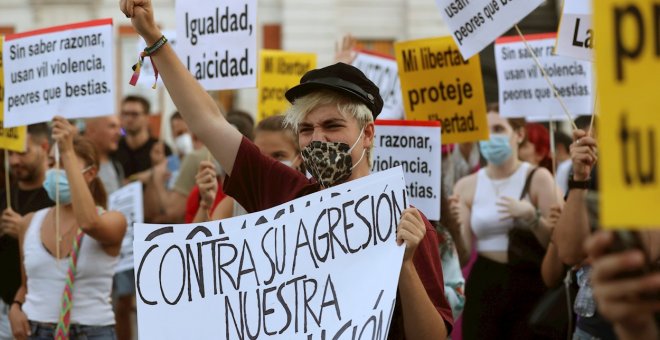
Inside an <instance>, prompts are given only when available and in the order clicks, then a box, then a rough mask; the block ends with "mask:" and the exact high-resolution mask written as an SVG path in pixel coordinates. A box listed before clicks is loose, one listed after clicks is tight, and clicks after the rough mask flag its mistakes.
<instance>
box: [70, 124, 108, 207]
mask: <svg viewBox="0 0 660 340" xmlns="http://www.w3.org/2000/svg"><path fill="white" fill-rule="evenodd" d="M73 150H74V152H75V153H76V156H78V157H80V158H81V159H82V160H83V161H84V162H85V167H88V166H93V167H95V168H96V169H97V171H98V170H99V169H100V163H99V157H98V153H97V152H96V148H95V147H94V144H92V142H90V141H89V140H88V139H87V138H84V137H79V136H76V137H75V138H74V139H73ZM89 191H90V192H91V193H92V197H93V198H94V203H95V204H96V205H97V206H101V207H103V208H104V209H106V208H107V207H108V194H107V193H106V191H105V187H104V186H103V182H101V179H100V178H99V177H98V176H96V177H94V179H93V180H92V181H91V182H90V183H89Z"/></svg>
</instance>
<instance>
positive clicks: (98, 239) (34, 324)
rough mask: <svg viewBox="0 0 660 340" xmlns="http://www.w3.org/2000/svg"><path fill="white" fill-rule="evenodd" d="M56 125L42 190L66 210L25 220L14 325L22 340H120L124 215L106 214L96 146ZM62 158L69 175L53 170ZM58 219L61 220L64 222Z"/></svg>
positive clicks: (59, 121)
mask: <svg viewBox="0 0 660 340" xmlns="http://www.w3.org/2000/svg"><path fill="white" fill-rule="evenodd" d="M74 135H75V128H74V127H73V126H72V125H71V124H70V123H69V122H68V121H67V120H65V119H64V118H62V117H55V118H54V119H53V140H54V141H55V142H56V145H57V147H58V149H55V148H53V149H52V151H51V155H54V157H52V158H51V160H50V161H49V163H50V165H51V168H50V169H49V170H48V172H47V173H46V178H45V181H44V184H43V185H44V188H45V189H46V192H47V193H48V196H49V197H50V198H51V199H52V200H57V199H59V203H60V206H59V207H55V208H47V209H42V210H39V211H37V212H35V213H31V214H29V215H26V216H25V217H24V220H23V221H22V226H23V228H22V230H21V231H20V233H19V241H20V244H21V249H22V266H23V270H22V272H23V274H24V276H23V283H22V285H21V287H20V288H19V290H18V292H17V293H16V296H15V298H14V301H15V303H14V304H13V305H12V308H11V310H10V312H9V313H10V314H9V319H10V321H11V326H12V331H13V333H14V336H15V337H16V338H18V339H25V338H26V337H28V336H29V337H30V338H32V339H43V338H56V339H97V340H101V339H114V338H115V333H114V332H115V331H114V323H115V318H114V314H113V312H112V304H111V303H110V291H111V289H112V277H113V274H114V273H115V267H116V264H117V261H118V257H119V251H120V249H121V242H122V239H123V237H124V233H125V232H126V219H125V218H124V216H123V215H122V214H120V213H119V212H112V211H110V212H106V211H104V206H105V205H106V201H107V195H106V193H105V189H104V188H103V183H102V182H101V180H100V179H99V178H98V177H97V173H98V169H99V160H98V158H97V156H96V151H95V149H94V146H93V144H92V143H91V142H89V141H88V140H86V139H84V138H80V137H74ZM58 152H59V156H60V157H61V158H60V160H61V162H60V163H61V165H62V167H63V169H59V168H55V167H53V166H55V165H56V164H57V162H56V160H55V159H54V158H56V157H58ZM58 219H59V220H58Z"/></svg>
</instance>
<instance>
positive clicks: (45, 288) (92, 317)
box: [23, 208, 119, 326]
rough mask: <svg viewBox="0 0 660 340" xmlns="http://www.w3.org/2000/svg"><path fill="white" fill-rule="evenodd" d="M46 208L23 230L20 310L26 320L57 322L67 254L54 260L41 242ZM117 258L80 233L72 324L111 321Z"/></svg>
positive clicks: (66, 267)
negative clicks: (24, 289)
mask: <svg viewBox="0 0 660 340" xmlns="http://www.w3.org/2000/svg"><path fill="white" fill-rule="evenodd" d="M48 209H49V208H46V209H42V210H39V211H37V212H36V213H35V214H34V216H33V217H32V221H31V222H30V226H29V227H28V230H27V231H26V233H25V240H24V243H23V256H24V262H25V272H26V275H27V278H28V279H27V289H28V291H27V295H26V296H25V303H24V304H23V311H24V312H25V314H26V315H27V317H28V319H29V320H32V321H37V322H48V323H57V321H58V318H59V316H60V303H61V301H60V300H61V298H62V292H63V291H64V285H65V279H66V274H67V272H68V270H69V258H68V257H66V258H63V259H60V260H59V261H58V260H57V259H55V257H54V256H53V255H51V254H50V253H49V252H48V250H46V247H45V246H44V244H43V243H42V242H41V226H42V225H43V221H44V218H45V217H46V213H48ZM118 259H119V257H118V256H110V255H108V254H107V253H106V252H105V251H104V250H103V248H102V247H101V245H100V244H99V243H98V242H97V241H96V240H95V239H93V238H92V237H90V236H88V235H85V236H83V238H82V245H81V247H80V253H79V255H78V267H77V272H76V280H75V283H74V287H73V308H72V310H71V323H72V324H80V325H87V326H108V325H113V324H114V323H115V316H114V313H113V311H112V304H111V302H110V292H111V289H112V277H113V274H114V273H115V266H116V264H117V261H118Z"/></svg>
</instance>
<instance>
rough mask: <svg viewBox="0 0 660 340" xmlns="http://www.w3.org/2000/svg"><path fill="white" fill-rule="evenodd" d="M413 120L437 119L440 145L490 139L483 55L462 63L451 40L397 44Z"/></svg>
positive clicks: (408, 111)
mask: <svg viewBox="0 0 660 340" xmlns="http://www.w3.org/2000/svg"><path fill="white" fill-rule="evenodd" d="M394 48H395V50H396V61H397V64H398V66H399V78H400V79H401V92H402V93H401V96H402V97H403V105H404V107H405V109H406V119H409V120H439V121H440V122H441V124H442V134H443V136H442V143H444V144H451V143H462V142H472V141H477V140H481V139H488V122H487V121H486V99H485V96H484V86H483V80H482V78H481V65H480V64H479V56H478V55H477V56H474V57H472V58H470V59H468V60H465V59H463V57H462V56H461V54H460V53H459V51H458V48H457V47H456V44H455V43H454V41H453V40H452V39H451V38H450V37H443V38H429V39H421V40H411V41H404V42H399V43H396V44H395V45H394Z"/></svg>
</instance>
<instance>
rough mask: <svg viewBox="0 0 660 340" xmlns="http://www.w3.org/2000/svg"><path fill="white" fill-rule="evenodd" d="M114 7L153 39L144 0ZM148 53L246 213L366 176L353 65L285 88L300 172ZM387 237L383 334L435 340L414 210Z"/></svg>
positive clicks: (433, 248)
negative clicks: (390, 291) (388, 307)
mask: <svg viewBox="0 0 660 340" xmlns="http://www.w3.org/2000/svg"><path fill="white" fill-rule="evenodd" d="M120 6H121V9H122V11H123V12H124V14H126V15H127V16H128V17H130V18H131V22H132V24H133V27H134V28H135V29H136V31H137V32H138V33H139V34H140V35H141V36H142V37H143V38H144V39H145V40H146V42H147V45H149V46H151V45H153V44H154V43H155V42H156V41H157V40H158V39H160V38H161V37H162V33H161V31H160V29H159V28H158V25H156V22H155V20H154V16H153V9H152V4H151V1H148V0H142V1H135V0H122V1H121V3H120ZM151 57H152V58H153V62H154V63H155V64H156V65H157V67H158V70H159V71H160V73H161V75H162V77H163V82H164V83H165V86H166V87H167V90H168V91H169V93H170V95H171V97H172V99H173V101H174V103H175V104H176V106H177V108H178V109H179V111H180V112H181V115H182V116H183V118H184V119H185V120H186V122H187V123H188V126H189V127H190V129H191V130H192V131H193V133H195V134H196V135H197V136H198V137H199V138H200V140H202V142H204V144H205V145H206V146H207V147H208V148H209V150H210V151H211V153H212V154H213V156H214V157H215V159H217V160H218V161H219V162H220V165H221V166H222V168H223V169H224V171H225V172H226V173H227V178H226V179H225V183H224V187H225V192H226V193H227V194H228V195H230V196H232V197H233V198H235V199H236V201H238V202H239V203H240V204H241V205H242V206H243V207H244V208H245V209H246V210H247V211H248V212H254V211H260V210H264V209H268V208H271V207H274V206H276V205H278V204H281V203H285V202H288V201H290V200H292V199H295V198H297V197H300V196H303V195H306V194H309V193H313V192H316V191H319V190H323V189H325V188H329V187H332V186H334V185H337V184H340V183H344V182H346V181H350V180H354V179H357V178H361V177H364V176H367V175H368V174H369V172H370V166H371V155H372V150H371V148H372V147H373V138H374V123H373V121H374V118H375V117H376V116H377V115H378V114H379V113H380V111H381V109H382V106H383V101H382V98H381V97H380V94H379V91H378V87H376V86H375V85H374V84H373V83H372V82H371V81H370V80H369V79H367V77H366V76H365V75H364V74H363V73H362V72H360V71H359V70H358V69H356V68H354V67H352V66H350V65H347V64H343V63H338V64H335V65H332V66H328V67H325V68H322V69H318V70H313V71H310V72H308V73H307V74H305V75H304V76H303V77H302V79H301V84H300V85H298V86H295V87H293V88H291V89H289V90H288V91H287V93H286V97H287V99H288V100H289V101H291V102H292V104H293V105H292V107H291V109H290V110H289V112H287V115H286V122H287V124H288V125H290V126H291V127H292V128H293V129H294V131H296V133H297V134H298V145H299V146H300V148H301V149H302V150H303V151H302V156H303V162H304V164H305V168H307V169H309V171H310V172H311V173H312V175H313V176H314V179H311V180H310V179H307V178H306V177H305V176H304V175H303V174H302V173H300V172H299V171H297V170H295V169H293V168H291V167H289V166H287V165H285V164H282V163H280V162H279V161H277V160H274V159H272V158H270V157H268V156H264V155H263V154H262V153H261V152H260V151H259V149H258V148H257V147H256V146H255V145H254V144H253V143H252V142H250V141H249V140H247V139H245V138H243V137H242V136H241V135H240V133H239V132H238V131H236V129H234V128H233V127H232V126H231V125H230V124H229V123H228V122H227V121H226V120H225V119H224V117H223V116H222V114H221V113H220V110H219V109H218V107H217V106H216V104H215V102H214V100H213V99H212V98H211V97H210V96H209V95H208V94H207V93H206V91H205V90H204V89H203V88H202V86H201V85H200V84H199V83H198V82H197V81H196V80H195V78H193V76H192V75H191V74H190V72H188V70H187V69H186V68H185V66H184V65H183V64H182V63H181V61H180V60H179V58H178V57H177V56H176V54H175V53H174V50H173V49H172V48H171V46H169V45H167V44H165V45H164V46H162V47H161V48H159V49H158V50H156V51H155V52H154V53H153V54H152V56H151ZM328 152H337V153H338V155H340V157H332V158H331V157H329V154H328ZM339 160H341V162H337V161H339ZM275 178H276V179H277V180H273V179H275ZM427 231H428V232H427ZM397 240H398V242H399V244H403V243H404V242H405V247H406V250H405V254H404V260H403V264H402V268H401V274H400V279H399V285H398V295H399V299H398V301H399V306H397V307H396V308H395V311H394V315H393V316H392V326H391V329H390V336H393V337H398V338H403V337H405V338H408V339H443V338H445V337H446V336H447V334H448V332H449V331H450V330H451V326H452V317H451V310H450V308H449V306H448V304H447V301H446V300H445V298H444V292H443V281H442V276H441V274H440V273H441V272H442V270H441V265H440V259H439V256H438V251H437V244H438V240H437V237H436V234H435V232H434V229H433V227H432V226H431V224H430V223H429V222H428V220H427V219H426V218H425V217H423V215H422V214H421V213H420V212H419V211H418V210H417V209H406V210H404V211H403V212H402V216H401V220H400V222H399V225H398V230H397ZM413 255H414V256H413ZM374 260H378V259H374Z"/></svg>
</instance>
